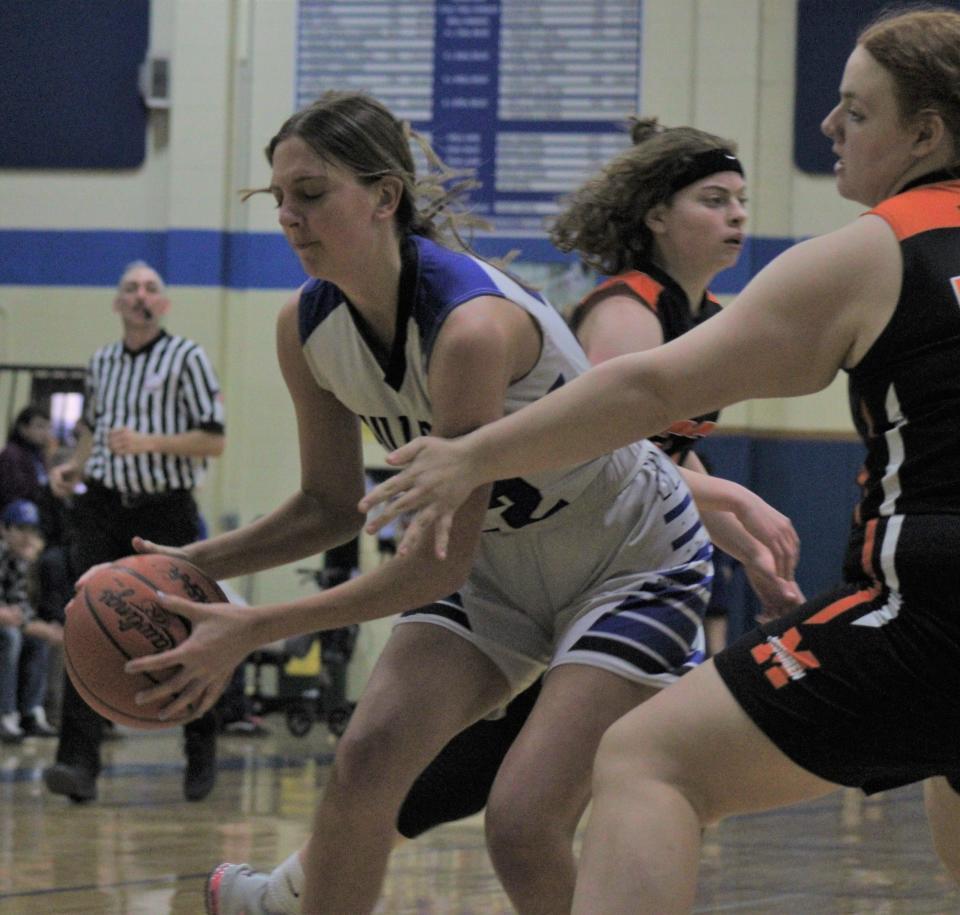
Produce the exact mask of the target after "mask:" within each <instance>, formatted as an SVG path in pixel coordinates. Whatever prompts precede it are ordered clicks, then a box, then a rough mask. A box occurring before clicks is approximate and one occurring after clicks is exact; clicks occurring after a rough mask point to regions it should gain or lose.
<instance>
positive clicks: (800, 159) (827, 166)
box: [793, 0, 960, 175]
mask: <svg viewBox="0 0 960 915" xmlns="http://www.w3.org/2000/svg"><path fill="white" fill-rule="evenodd" d="M940 5H941V6H952V7H954V8H955V9H960V0H940ZM892 6H894V4H892V3H891V2H890V0H798V3H797V60H796V96H795V98H796V104H795V106H794V114H793V117H794V129H793V161H794V163H795V164H796V166H797V168H799V169H800V170H801V171H804V172H812V173H814V174H825V175H829V174H832V173H833V165H834V163H835V162H836V161H837V157H836V156H835V155H834V154H833V153H832V152H831V151H830V141H829V140H828V139H827V138H826V137H825V136H824V135H823V133H822V132H821V130H820V122H821V121H822V120H823V119H824V118H825V117H826V116H827V114H828V113H829V112H830V110H831V109H832V108H833V107H834V105H836V104H837V99H838V98H839V95H838V87H839V86H840V78H841V77H842V76H843V67H844V64H846V61H847V58H848V57H849V56H850V51H851V50H852V49H853V47H854V45H855V44H856V41H857V35H859V34H860V31H861V29H863V28H864V26H866V25H868V24H869V23H870V22H872V21H873V20H874V19H875V18H876V17H877V16H878V15H879V14H880V13H881V12H883V11H884V10H886V9H890V8H891V7H892Z"/></svg>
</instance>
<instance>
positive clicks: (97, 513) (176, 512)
mask: <svg viewBox="0 0 960 915" xmlns="http://www.w3.org/2000/svg"><path fill="white" fill-rule="evenodd" d="M72 514H73V525H72V530H71V531H70V538H71V541H72V543H71V547H72V549H71V551H70V552H71V559H72V561H73V562H74V563H75V568H74V569H73V572H74V573H75V575H76V577H79V576H80V575H82V574H83V573H84V572H86V570H87V569H89V568H90V567H91V566H95V565H98V564H99V563H103V562H113V561H114V560H117V559H122V558H123V557H124V556H129V555H130V554H131V553H133V546H132V544H131V540H132V538H133V537H134V535H139V536H140V537H145V538H146V539H147V540H152V541H154V543H162V544H163V545H165V546H184V545H185V544H188V543H193V541H195V540H196V539H197V537H198V536H199V532H200V515H199V512H198V510H197V503H196V502H195V501H194V498H193V494H192V493H191V492H190V491H189V490H186V489H178V490H172V491H170V492H167V493H163V494H160V495H147V496H141V497H127V496H123V495H121V494H120V493H118V492H116V491H115V490H112V489H107V488H105V487H103V486H100V485H98V484H95V483H92V484H90V485H89V486H88V489H87V491H86V492H85V493H83V494H82V495H80V496H78V498H77V503H76V505H75V507H74V511H73V513H72ZM63 680H64V682H63V706H62V709H61V712H60V719H61V720H60V741H59V743H58V744H57V762H58V763H63V764H65V765H68V766H79V767H80V768H82V769H84V770H86V771H88V772H90V773H91V774H92V775H93V776H94V777H96V776H97V775H99V774H100V744H101V743H102V741H103V727H104V719H103V718H102V717H101V716H100V715H99V714H97V712H95V711H94V710H93V709H92V708H90V706H89V705H87V703H86V702H84V701H83V699H82V698H81V697H80V694H79V693H78V692H77V691H76V690H75V689H74V687H73V683H71V682H70V677H69V676H67V675H66V673H64V678H63ZM216 730H217V717H216V713H215V711H214V710H213V709H211V710H210V711H209V712H207V714H206V715H204V716H203V717H202V718H198V719H196V720H195V721H191V722H189V723H188V724H186V725H184V728H183V731H184V734H185V736H186V737H187V740H188V741H189V740H190V738H191V737H194V738H199V739H203V738H207V739H210V737H212V736H213V735H214V734H215V733H216Z"/></svg>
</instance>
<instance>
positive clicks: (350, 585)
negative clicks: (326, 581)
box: [255, 556, 467, 644]
mask: <svg viewBox="0 0 960 915" xmlns="http://www.w3.org/2000/svg"><path fill="white" fill-rule="evenodd" d="M451 569H452V566H451V564H450V563H449V562H448V561H444V562H440V561H437V560H430V559H426V560H425V561H421V560H420V559H419V558H410V557H402V556H396V557H394V558H392V559H389V560H387V561H386V562H385V563H383V564H382V565H380V566H377V567H376V568H374V569H372V570H370V571H369V572H366V573H364V574H362V575H359V576H357V577H356V578H352V579H350V580H349V581H347V582H344V583H343V584H341V585H337V586H336V587H334V588H329V589H327V590H325V591H320V592H317V593H316V594H312V595H310V596H309V597H306V598H302V599H301V600H298V601H294V602H293V603H285V604H273V605H265V606H261V607H257V608H255V613H256V615H257V623H256V630H257V641H258V642H259V643H260V644H267V643H269V642H273V641H276V640H278V639H287V638H291V637H293V636H297V635H303V634H306V633H309V632H315V631H317V630H318V629H335V628H338V627H340V626H348V625H351V624H353V623H362V622H366V621H368V620H375V619H383V618H384V617H388V616H393V615H394V614H397V613H402V612H404V611H406V610H411V609H414V608H416V607H423V606H426V605H429V604H431V603H434V602H435V601H437V600H440V599H442V598H445V597H449V596H450V595H451V594H453V593H454V592H455V591H457V590H458V589H459V588H460V587H461V586H462V584H463V581H464V580H465V579H466V576H467V570H462V574H460V575H459V576H458V575H453V574H451Z"/></svg>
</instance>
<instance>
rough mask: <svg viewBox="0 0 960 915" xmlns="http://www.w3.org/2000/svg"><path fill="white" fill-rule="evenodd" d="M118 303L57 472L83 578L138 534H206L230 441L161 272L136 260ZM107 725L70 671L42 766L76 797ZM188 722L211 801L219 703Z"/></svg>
mask: <svg viewBox="0 0 960 915" xmlns="http://www.w3.org/2000/svg"><path fill="white" fill-rule="evenodd" d="M113 308H114V311H116V312H117V314H118V315H119V316H120V320H121V322H122V324H123V339H122V340H120V341H117V342H116V343H111V344H108V345H107V346H104V347H102V348H101V349H99V350H97V352H95V353H94V354H93V357H92V358H91V360H90V363H89V365H88V367H87V375H86V381H85V393H84V407H83V416H82V417H81V420H80V422H79V423H78V425H77V447H76V450H75V451H74V454H73V456H72V458H71V459H70V460H69V461H68V462H67V463H65V464H60V465H59V466H57V467H54V468H53V469H52V470H51V471H50V485H51V488H52V489H53V490H54V492H56V493H57V494H58V495H67V494H69V493H74V492H77V493H78V495H77V502H76V510H75V511H74V512H73V518H74V527H73V530H72V532H71V533H72V544H71V546H72V551H71V555H72V559H73V563H74V567H73V569H72V572H73V574H75V575H76V576H80V575H82V574H83V572H85V571H86V570H87V569H89V568H90V567H91V566H94V565H97V564H99V563H104V562H113V561H114V560H116V559H120V558H121V557H123V556H128V555H129V554H130V553H131V552H133V547H132V545H131V538H132V537H133V536H134V535H137V534H139V535H141V536H143V537H146V538H147V539H149V540H154V541H156V542H158V543H165V544H169V545H171V546H183V545H184V544H187V543H192V542H193V541H195V540H197V539H198V538H199V536H200V516H199V512H198V510H197V504H196V502H195V501H194V497H193V490H194V488H195V487H196V486H198V485H199V484H200V482H201V480H202V479H203V476H204V472H205V470H206V466H207V459H208V458H210V457H216V456H218V455H220V454H222V453H223V447H224V426H223V403H222V398H221V394H220V385H219V382H218V381H217V376H216V374H215V373H214V371H213V368H212V367H211V365H210V361H209V359H208V358H207V355H206V353H205V352H204V351H203V349H202V348H201V347H200V346H199V345H198V344H197V343H194V342H193V341H192V340H188V339H186V338H185V337H180V336H176V335H173V334H170V333H167V331H165V330H164V329H163V327H162V326H161V323H160V322H161V318H162V317H163V316H164V315H165V314H166V313H167V311H168V310H169V308H170V300H169V299H168V298H167V295H166V292H165V289H164V283H163V280H162V279H161V277H160V275H159V274H158V273H157V271H156V270H154V269H153V268H152V267H151V266H149V265H148V264H146V263H144V262H143V261H135V262H134V263H132V264H130V265H129V266H128V267H127V268H126V270H124V272H123V275H122V276H121V278H120V283H119V286H118V289H117V295H116V298H115V299H114V303H113ZM81 484H82V485H81ZM103 726H104V720H103V718H101V717H100V716H99V715H98V714H97V713H96V712H94V711H93V710H92V709H91V708H90V707H89V706H87V704H86V703H85V702H84V701H83V699H81V698H80V696H79V694H78V693H77V692H76V690H75V689H74V688H73V684H72V683H71V682H70V679H69V677H64V689H63V709H62V712H61V725H60V742H59V744H58V746H57V756H56V762H55V763H54V764H53V765H52V766H49V767H48V768H47V769H46V770H44V773H43V777H44V782H45V783H46V786H47V788H48V789H49V790H50V791H52V792H53V793H54V794H63V795H66V796H68V797H69V798H70V799H71V800H72V801H75V802H82V801H91V800H94V799H95V798H96V796H97V777H98V775H99V774H100V744H101V742H102V739H103ZM183 730H184V736H185V743H186V756H187V767H186V772H185V775H184V783H183V790H184V796H185V797H186V799H187V800H192V801H197V800H202V799H203V798H204V797H206V796H207V795H208V794H209V793H210V791H211V790H212V789H213V785H214V781H215V779H216V735H217V721H216V717H215V712H214V711H210V712H208V713H207V714H206V715H204V716H203V717H202V718H200V719H198V720H196V721H191V722H190V723H189V724H187V725H185V726H184V729H183Z"/></svg>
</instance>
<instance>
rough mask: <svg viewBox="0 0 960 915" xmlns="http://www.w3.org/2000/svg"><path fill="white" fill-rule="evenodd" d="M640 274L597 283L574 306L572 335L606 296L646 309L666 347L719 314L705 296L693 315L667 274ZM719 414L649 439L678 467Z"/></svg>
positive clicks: (650, 269) (646, 268)
mask: <svg viewBox="0 0 960 915" xmlns="http://www.w3.org/2000/svg"><path fill="white" fill-rule="evenodd" d="M641 267H642V269H640V270H630V271H628V272H627V273H621V274H618V275H617V276H613V277H610V278H609V279H607V280H604V281H603V282H602V283H600V284H599V285H598V286H597V287H596V288H595V289H592V290H591V291H590V293H589V294H588V295H587V296H586V297H585V298H584V299H583V301H582V302H580V304H579V305H577V307H576V309H575V310H574V312H573V315H572V317H571V320H570V324H571V326H572V327H573V330H574V332H576V330H577V328H578V327H579V326H580V325H581V324H582V323H583V321H584V319H585V318H586V316H587V315H588V314H589V312H590V310H591V309H592V308H593V307H594V306H596V305H597V303H599V302H600V301H602V300H603V299H604V298H606V297H607V296H610V295H628V296H631V297H632V298H635V299H636V300H637V301H638V302H639V303H640V304H641V305H643V306H645V307H646V308H649V309H650V311H652V312H653V313H654V314H655V315H656V316H657V320H658V321H659V322H660V329H661V331H662V332H663V342H664V343H669V342H670V341H671V340H675V339H676V338H677V337H679V336H680V335H681V334H685V333H686V332H687V331H688V330H693V328H694V327H696V326H697V325H698V324H701V323H703V322H704V321H706V320H707V318H710V317H712V316H713V315H715V314H717V312H719V311H720V303H719V302H718V301H717V300H716V299H715V298H714V297H713V296H712V295H711V294H710V293H709V292H707V293H706V294H705V295H704V297H703V300H702V301H701V302H700V308H699V309H698V310H697V312H696V313H694V312H693V310H692V309H691V308H690V303H689V302H688V301H687V296H686V293H685V292H684V291H683V289H681V288H680V286H679V285H678V283H677V282H676V281H675V280H674V279H673V277H671V276H670V275H669V274H668V273H666V272H664V271H663V270H661V269H660V268H659V267H657V266H656V265H655V264H652V263H645V264H642V265H641ZM719 416H720V413H719V411H716V412H713V413H707V414H705V415H703V416H698V417H696V418H695V419H687V420H680V421H679V422H676V423H674V424H673V425H672V426H670V428H669V429H667V430H666V431H664V432H662V433H661V434H660V435H652V436H650V439H651V441H653V442H655V443H656V444H657V445H659V446H660V447H661V448H662V449H663V450H664V451H665V452H666V453H667V454H668V455H670V457H672V458H674V459H675V460H676V461H677V462H678V463H682V462H683V459H684V458H685V457H686V455H687V453H688V452H689V451H690V450H691V449H692V448H693V446H694V445H695V444H696V442H697V439H700V438H703V437H704V436H705V435H708V434H709V433H710V432H712V431H713V429H714V428H715V426H716V424H717V419H718V417H719Z"/></svg>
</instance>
